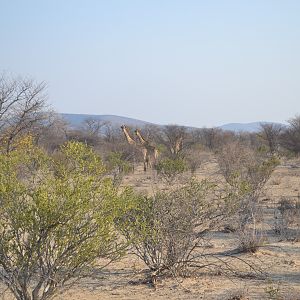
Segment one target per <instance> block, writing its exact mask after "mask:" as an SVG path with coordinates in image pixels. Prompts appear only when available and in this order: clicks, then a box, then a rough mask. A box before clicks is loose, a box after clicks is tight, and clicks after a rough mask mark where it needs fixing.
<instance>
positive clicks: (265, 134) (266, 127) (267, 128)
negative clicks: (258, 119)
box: [259, 123, 283, 154]
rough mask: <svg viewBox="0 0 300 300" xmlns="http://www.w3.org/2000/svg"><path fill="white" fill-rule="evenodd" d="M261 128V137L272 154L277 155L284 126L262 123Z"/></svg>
mask: <svg viewBox="0 0 300 300" xmlns="http://www.w3.org/2000/svg"><path fill="white" fill-rule="evenodd" d="M260 127H261V130H260V133H259V136H260V137H261V138H262V139H264V140H265V141H266V142H267V144H268V147H269V150H270V153H271V154H275V153H276V152H277V151H278V147H279V140H280V135H281V132H282V129H283V128H282V126H281V125H280V124H274V123H262V124H260Z"/></svg>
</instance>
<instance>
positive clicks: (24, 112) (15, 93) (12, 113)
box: [0, 74, 47, 152]
mask: <svg viewBox="0 0 300 300" xmlns="http://www.w3.org/2000/svg"><path fill="white" fill-rule="evenodd" d="M46 98H47V96H46V84H45V83H44V82H40V83H37V82H35V81H34V80H32V79H24V78H21V77H18V78H12V77H10V76H8V75H6V74H3V75H2V76H1V77H0V141H1V143H2V144H4V145H5V148H6V151H7V152H9V151H10V150H11V147H12V143H13V141H14V139H15V138H16V137H18V136H20V135H22V134H23V133H24V132H28V131H30V130H31V129H32V128H34V127H35V126H36V125H37V124H42V123H43V122H44V121H45V120H46V119H47V113H46V110H47V107H46Z"/></svg>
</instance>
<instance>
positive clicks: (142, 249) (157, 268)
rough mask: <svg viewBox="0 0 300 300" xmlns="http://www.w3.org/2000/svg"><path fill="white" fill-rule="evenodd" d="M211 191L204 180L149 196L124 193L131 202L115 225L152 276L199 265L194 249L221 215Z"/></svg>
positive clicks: (200, 244) (219, 205)
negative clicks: (132, 200)
mask: <svg viewBox="0 0 300 300" xmlns="http://www.w3.org/2000/svg"><path fill="white" fill-rule="evenodd" d="M214 190H215V186H214V185H212V184H210V183H208V182H206V181H202V182H196V181H191V182H190V183H188V184H186V185H185V186H183V187H181V188H178V189H176V190H173V191H171V192H163V193H162V192H161V193H157V194H155V195H154V196H153V197H144V196H141V195H134V194H133V193H132V192H129V193H128V195H127V198H128V199H133V198H134V199H135V200H134V202H135V205H134V207H132V209H131V210H130V211H129V212H128V213H127V214H126V215H124V216H123V218H120V219H118V220H117V224H118V228H119V230H120V232H121V233H122V234H123V235H124V236H125V237H126V239H127V240H128V241H129V242H130V243H131V245H132V247H133V250H134V253H135V254H136V255H137V256H138V257H139V258H140V259H142V260H143V262H144V263H145V264H146V265H147V266H148V268H149V269H150V270H151V271H152V272H153V274H155V276H157V275H161V274H163V273H164V274H173V275H174V274H176V275H184V274H186V272H187V271H188V268H189V267H191V266H192V265H193V266H196V265H197V264H198V265H199V266H200V264H199V257H201V255H200V256H198V255H197V254H196V251H197V250H198V249H199V247H201V246H203V245H204V244H205V239H204V234H205V232H206V231H208V230H212V229H214V228H217V226H218V224H219V221H220V219H221V218H222V216H223V211H222V208H221V207H223V206H222V205H221V203H220V201H218V200H217V199H214V202H212V199H213V192H214ZM212 203H213V205H212Z"/></svg>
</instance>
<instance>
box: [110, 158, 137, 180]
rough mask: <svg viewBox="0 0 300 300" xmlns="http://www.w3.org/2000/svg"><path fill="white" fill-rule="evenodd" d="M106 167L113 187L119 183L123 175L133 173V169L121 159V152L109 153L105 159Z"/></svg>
mask: <svg viewBox="0 0 300 300" xmlns="http://www.w3.org/2000/svg"><path fill="white" fill-rule="evenodd" d="M107 165H108V171H109V173H110V174H111V175H112V176H113V182H114V184H115V185H119V184H120V183H121V181H122V178H123V175H124V174H128V173H129V172H131V171H133V167H132V166H131V164H130V163H129V162H128V161H126V160H125V159H124V158H123V155H122V153H121V152H110V153H109V154H108V157H107Z"/></svg>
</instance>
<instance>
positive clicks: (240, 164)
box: [218, 143, 279, 251]
mask: <svg viewBox="0 0 300 300" xmlns="http://www.w3.org/2000/svg"><path fill="white" fill-rule="evenodd" d="M218 162H219V166H220V170H221V172H222V174H223V175H224V178H225V180H226V182H227V184H228V188H229V190H230V193H231V194H232V195H234V197H232V198H231V203H228V205H231V208H230V212H232V213H233V219H234V221H233V220H232V219H231V225H230V226H232V223H233V224H235V225H236V228H231V229H234V230H237V233H238V239H239V242H240V248H241V250H243V251H255V250H256V248H257V246H258V243H260V242H261V241H262V239H261V236H260V235H259V234H258V231H257V223H258V220H259V219H260V213H261V210H260V208H259V197H260V196H261V195H262V191H263V188H264V186H265V184H266V182H267V180H268V179H269V178H270V176H271V174H272V172H273V171H274V169H275V167H276V166H277V165H278V163H279V161H278V159H277V158H275V157H271V158H268V157H265V156H263V155H261V154H260V153H259V152H256V151H254V150H252V149H251V148H247V147H245V146H243V145H241V144H240V143H235V144H229V145H226V146H224V147H223V149H222V150H221V151H220V152H219V153H218Z"/></svg>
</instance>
